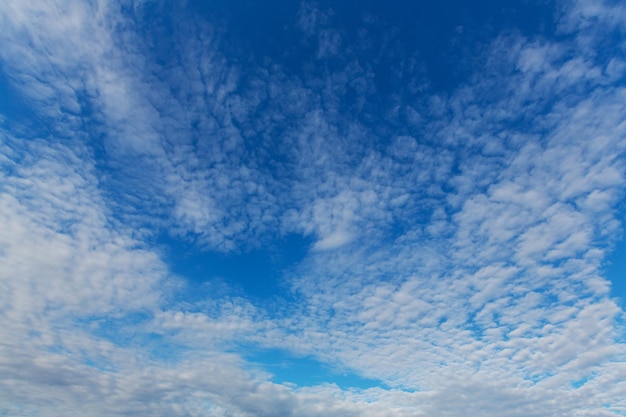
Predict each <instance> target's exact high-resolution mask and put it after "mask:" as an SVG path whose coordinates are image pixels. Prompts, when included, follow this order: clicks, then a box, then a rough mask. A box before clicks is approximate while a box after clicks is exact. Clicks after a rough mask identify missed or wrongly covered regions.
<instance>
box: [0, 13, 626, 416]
mask: <svg viewBox="0 0 626 417" xmlns="http://www.w3.org/2000/svg"><path fill="white" fill-rule="evenodd" d="M0 10H1V11H2V20H1V21H0V22H1V23H2V26H3V28H6V30H4V31H3V35H2V38H1V43H0V46H2V48H0V50H1V51H2V52H0V56H1V57H2V60H3V62H4V63H5V65H7V68H9V69H10V74H11V78H12V80H13V81H14V82H15V85H16V86H18V87H19V88H20V91H21V92H22V93H23V94H25V95H26V96H27V97H29V98H30V100H32V106H33V108H34V109H35V111H36V112H37V114H41V115H43V116H45V118H46V119H45V120H47V121H50V122H51V123H52V128H51V129H50V132H52V133H51V136H53V137H51V138H48V139H46V140H42V139H33V138H32V137H30V136H29V135H28V134H24V135H23V136H24V137H19V135H17V134H16V133H15V132H16V131H18V130H19V129H18V128H17V127H16V126H17V125H16V124H8V123H6V124H5V125H8V126H10V129H9V128H8V127H5V131H3V132H2V136H3V139H2V142H1V143H0V155H3V157H2V159H0V161H1V162H2V164H3V171H2V177H1V180H2V181H0V184H1V185H0V223H2V224H3V227H2V228H1V229H0V258H1V261H2V262H1V264H2V265H3V267H2V268H1V269H0V271H1V272H0V286H1V287H0V289H1V291H0V314H1V316H2V317H3V323H4V325H3V327H2V329H1V330H0V341H1V342H0V375H2V377H0V384H1V386H2V388H3V389H2V390H0V396H2V399H3V402H4V403H5V404H10V405H7V406H2V407H3V408H0V411H1V412H3V413H5V414H7V415H24V414H27V413H31V414H36V415H42V416H56V415H68V414H72V413H75V414H81V415H86V416H89V415H99V416H102V415H120V414H127V415H146V414H149V415H155V416H159V415H173V414H175V415H189V416H195V415H206V414H207V413H208V414H211V415H223V416H250V415H255V416H271V415H277V414H280V415H302V416H321V415H329V414H338V415H366V416H367V415H372V416H374V415H376V416H380V415H388V416H408V415H411V416H414V415H448V416H456V415H459V416H460V415H468V414H473V415H494V416H495V415H498V416H499V415H503V414H506V415H524V416H535V415H536V416H545V415H570V414H571V415H580V416H591V415H607V416H611V415H613V416H616V415H620V413H623V412H624V407H625V405H624V403H623V398H624V392H625V390H626V386H625V385H624V383H623V382H622V381H624V380H626V368H625V366H624V360H625V356H624V355H625V353H624V352H625V347H624V345H623V341H622V342H620V337H621V335H620V334H619V332H620V331H623V329H622V325H620V324H619V323H620V320H623V311H622V310H621V309H620V308H619V307H618V306H617V304H616V303H615V302H614V301H613V300H611V299H610V298H609V283H608V282H607V280H606V279H604V278H603V277H602V276H601V265H602V260H603V257H604V255H605V253H604V245H605V243H606V242H608V241H610V240H611V239H614V237H615V235H616V233H617V231H618V230H619V227H620V225H619V223H618V221H617V220H616V218H615V212H614V207H615V206H616V205H617V204H618V203H619V201H620V198H622V197H623V191H624V183H625V180H624V174H625V172H624V163H623V156H624V149H625V147H626V142H625V137H626V132H625V131H624V129H625V127H626V125H625V124H624V123H623V120H624V114H625V109H624V105H623V103H624V94H625V92H624V89H623V87H622V86H620V85H619V84H617V85H616V84H614V83H615V80H618V79H619V77H620V76H621V75H623V69H624V67H623V66H620V63H619V59H621V58H620V57H614V58H613V59H611V60H610V61H609V62H600V61H601V60H598V59H597V57H596V56H595V55H594V54H593V53H592V52H590V50H589V49H588V48H587V46H589V44H590V42H596V41H597V38H595V37H593V36H590V35H589V32H590V31H593V28H592V27H591V26H589V25H588V24H587V23H586V22H588V21H590V20H592V19H594V18H596V19H600V20H602V21H603V22H610V24H611V25H612V27H614V28H619V27H621V26H620V25H621V23H620V22H619V19H618V18H613V17H612V16H618V17H619V16H621V14H620V13H621V11H620V10H621V9H620V7H617V6H615V7H613V6H611V7H608V6H603V3H600V2H595V3H592V5H591V6H585V5H583V3H580V4H579V3H575V4H574V6H572V7H571V8H568V9H567V11H566V14H565V15H564V16H563V17H562V21H561V24H562V25H563V28H562V30H567V31H569V33H570V34H572V33H573V35H572V38H567V39H564V40H561V41H559V42H556V41H548V40H540V39H535V40H532V41H529V40H526V39H523V38H522V37H521V36H519V35H508V36H504V37H501V38H499V39H497V40H496V41H494V43H493V44H492V46H491V48H490V49H489V50H488V51H486V52H485V54H486V57H481V59H482V58H484V62H486V64H485V67H484V74H477V75H476V77H475V78H474V81H472V82H471V83H469V84H467V85H465V86H462V87H460V88H459V89H458V90H457V91H456V92H454V93H451V94H450V95H449V96H447V97H445V96H444V95H441V96H434V97H431V99H428V98H427V99H424V98H423V97H421V98H419V100H417V99H416V100H415V101H417V102H415V101H411V100H410V99H407V100H405V101H402V102H400V103H396V104H397V106H398V107H405V109H404V110H406V113H407V114H408V113H410V114H414V113H416V110H415V109H419V117H417V116H414V117H413V120H415V123H414V125H427V126H426V127H422V129H424V130H425V131H426V133H424V130H422V131H420V130H419V129H417V128H416V129H413V128H410V129H409V128H407V130H408V132H402V134H398V133H397V132H393V133H389V132H391V131H393V130H394V129H392V128H388V129H386V128H383V127H381V128H380V129H379V130H377V129H376V128H372V127H371V126H369V125H368V124H367V123H366V120H365V118H358V117H354V114H352V113H351V112H348V113H349V114H345V113H344V112H343V111H342V108H341V106H340V105H339V101H340V100H338V98H337V97H339V96H340V95H341V94H344V93H345V91H344V90H345V84H346V80H350V79H359V80H360V81H359V86H358V90H359V91H358V94H357V95H359V97H358V100H356V101H357V102H359V101H360V102H361V104H360V105H359V106H357V107H358V109H360V110H359V111H361V110H363V109H364V108H365V103H366V101H367V100H366V99H367V97H368V94H372V91H374V87H373V82H372V76H371V73H370V70H369V69H368V67H367V65H365V64H363V65H361V64H360V63H359V62H357V61H358V60H356V59H353V57H352V56H350V57H349V59H347V61H351V62H347V63H346V65H345V67H344V68H343V69H341V70H340V71H337V72H335V73H334V74H330V75H328V76H323V77H321V78H315V79H306V80H304V79H298V78H297V77H295V76H289V75H287V72H286V71H285V70H283V69H281V68H280V67H278V66H277V65H272V64H268V65H266V66H265V67H263V68H258V69H257V70H256V71H257V72H255V73H254V74H252V75H250V74H248V75H245V74H242V70H241V68H239V69H238V68H237V67H236V65H234V64H232V63H231V62H229V60H228V59H227V57H225V56H224V55H223V54H222V53H221V52H220V50H219V45H218V44H217V43H218V40H217V37H216V36H215V34H214V33H212V32H211V31H210V30H209V29H207V28H198V26H200V24H199V23H198V25H197V26H194V25H188V27H186V28H181V34H180V39H178V38H176V39H175V44H176V45H177V46H178V48H176V49H177V51H176V57H175V59H173V61H176V62H175V65H174V64H172V65H171V66H170V67H168V69H167V71H165V69H164V68H157V66H156V64H155V63H154V61H153V60H152V59H151V57H150V56H149V52H147V48H144V46H145V45H144V44H143V43H142V42H143V41H144V40H143V39H142V38H141V36H140V35H139V34H138V33H135V32H133V31H132V30H131V29H129V28H128V27H127V26H125V25H123V24H121V23H123V22H125V20H124V19H125V18H124V17H123V16H122V15H120V14H118V12H117V11H116V10H115V9H114V8H113V6H109V5H107V4H106V3H104V2H102V3H93V4H91V5H83V4H82V3H81V4H79V3H62V4H60V3H50V4H46V5H43V4H41V5H29V4H26V3H24V4H22V3H16V2H10V3H6V4H5V5H3V6H1V8H0ZM137 10H138V13H141V10H139V9H137ZM329 19H330V17H329V16H327V15H325V14H323V13H321V12H320V11H318V10H317V9H315V8H314V7H312V6H310V7H309V6H305V7H303V10H302V12H301V20H300V26H301V29H302V30H303V32H304V33H305V34H307V35H308V36H314V35H318V37H319V38H320V39H321V40H322V41H324V42H326V43H324V42H321V43H320V49H319V50H320V52H319V54H318V55H319V56H318V58H324V57H328V56H329V55H332V54H336V53H337V52H338V50H339V49H338V48H339V46H340V45H341V42H343V40H342V39H339V35H338V32H333V31H332V30H331V29H332V27H331V25H330V23H329V22H330V20H329ZM111 22H112V23H111ZM116 23H117V24H118V25H116ZM321 26H324V27H325V29H324V30H327V32H324V30H322V29H320V27H321ZM189 33H191V34H193V35H194V36H189V37H187V36H186V35H187V34H189ZM581 38H584V39H582V40H581ZM594 39H595V40H594ZM157 70H158V71H161V70H163V71H164V72H159V73H160V74H163V77H162V78H159V77H156V76H155V75H154V74H155V73H156V72H157ZM324 77H325V78H324ZM82 100H87V101H88V102H89V104H90V106H93V109H92V110H91V111H93V115H85V116H84V117H91V118H93V119H94V120H95V121H97V123H95V122H94V123H95V124H97V125H98V129H102V130H103V131H104V135H105V136H106V139H105V141H104V144H103V148H104V153H105V154H106V156H105V157H104V158H103V161H98V162H103V163H105V164H107V167H106V169H101V168H99V167H98V166H97V164H96V161H94V158H93V150H92V149H90V148H89V146H88V145H87V144H85V143H84V142H83V140H84V139H85V137H87V136H88V135H89V133H90V132H89V131H88V130H86V128H84V127H82V119H81V117H82V116H79V113H80V112H81V111H83V110H84V111H86V109H87V107H90V106H85V104H84V103H83V102H82ZM421 103H429V105H430V104H432V106H431V107H430V108H426V106H424V105H423V104H421ZM411 112H412V113H411ZM390 113H391V111H390ZM398 113H400V110H398ZM376 120H382V118H379V119H376ZM429 120H430V121H429ZM3 122H4V121H3ZM414 125H412V126H413V127H414ZM285 126H288V128H287V127H285ZM22 130H23V131H26V129H22ZM405 133H406V134H405ZM386 135H388V137H387V136H386ZM425 136H427V137H425ZM252 140H258V141H260V142H261V144H260V145H258V146H256V147H255V146H249V145H248V144H249V142H250V141H252ZM272 152H274V153H272ZM268 154H270V155H272V156H268ZM274 157H276V158H275V159H276V161H278V162H280V161H281V158H283V159H284V162H285V163H284V164H281V163H274V162H275V161H274V160H273V158H274ZM268 161H269V162H271V164H270V163H268ZM124 164H128V166H126V167H123V165H124ZM117 187H119V188H117ZM143 222H152V226H155V225H156V227H161V228H164V229H166V230H167V231H168V233H171V234H172V235H176V236H179V237H182V238H189V239H191V240H193V239H196V240H197V241H198V242H199V244H200V245H206V246H207V247H209V248H212V249H216V250H221V251H230V250H233V249H236V248H239V247H241V246H242V245H245V244H250V245H252V246H253V245H255V244H256V245H260V244H262V243H263V242H265V241H267V240H269V238H268V237H267V236H268V235H271V234H274V233H283V234H284V233H290V232H297V233H301V234H304V235H310V236H313V237H314V238H315V239H316V241H315V243H314V244H313V245H312V247H311V249H312V250H311V251H310V253H308V254H307V257H306V258H305V259H304V260H303V261H302V263H301V264H299V265H297V266H296V267H294V268H293V270H291V271H288V274H289V275H288V277H287V279H288V280H289V281H288V283H289V285H291V288H290V289H291V290H292V291H293V293H294V297H295V298H297V303H294V304H289V302H288V301H284V302H285V303H286V304H287V307H285V306H282V305H279V306H278V307H276V306H268V308H267V309H264V308H263V306H255V305H253V304H252V303H251V302H250V301H247V300H245V299H241V298H235V297H229V296H228V295H226V296H220V297H219V298H218V297H217V296H215V298H210V297H207V298H208V299H207V300H203V301H201V302H195V301H188V300H185V299H184V297H182V296H181V294H184V292H185V291H189V289H185V288H184V286H183V285H182V284H181V283H180V282H179V281H177V280H176V279H175V278H174V277H172V276H171V273H170V272H169V271H168V270H167V268H166V266H165V265H164V263H163V261H162V259H161V258H160V256H159V254H158V252H157V251H156V250H152V249H151V248H149V247H148V246H147V243H145V242H142V241H141V238H145V237H146V235H143V234H142V233H141V231H138V230H134V227H135V226H137V225H141V224H142V223H143ZM190 235H192V236H195V237H190ZM146 241H149V239H146ZM246 242H247V243H246ZM272 308H275V309H276V310H280V311H279V312H278V313H273V311H272ZM116 323H117V324H119V327H117V326H116ZM120 323H121V324H120ZM239 344H244V345H245V344H252V345H254V346H261V347H266V348H267V347H269V348H281V349H286V350H289V351H291V352H294V353H296V354H301V355H313V356H314V357H316V358H317V359H319V360H321V361H323V362H325V363H328V364H330V365H334V366H336V367H338V368H342V369H350V370H352V371H354V372H356V373H357V374H360V375H363V376H366V377H370V378H376V379H380V380H382V381H384V382H385V383H387V384H389V385H391V386H392V387H397V388H398V389H382V388H377V389H370V390H357V389H354V390H342V389H339V388H338V387H336V386H334V385H321V386H315V387H300V388H299V387H294V386H290V385H281V384H275V383H271V382H269V379H270V376H269V375H268V374H265V373H263V372H255V371H252V370H250V369H251V368H250V367H249V365H248V364H247V363H245V361H243V360H242V359H241V358H239V357H238V356H237V355H236V354H233V353H225V351H234V350H236V349H237V348H238V345H239ZM580 381H584V383H582V382H580ZM580 384H582V385H580ZM399 388H406V389H409V390H411V391H412V390H415V392H408V391H402V390H400V389H399Z"/></svg>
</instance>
